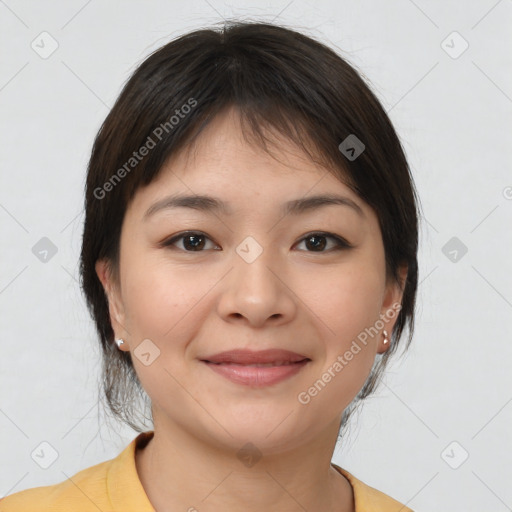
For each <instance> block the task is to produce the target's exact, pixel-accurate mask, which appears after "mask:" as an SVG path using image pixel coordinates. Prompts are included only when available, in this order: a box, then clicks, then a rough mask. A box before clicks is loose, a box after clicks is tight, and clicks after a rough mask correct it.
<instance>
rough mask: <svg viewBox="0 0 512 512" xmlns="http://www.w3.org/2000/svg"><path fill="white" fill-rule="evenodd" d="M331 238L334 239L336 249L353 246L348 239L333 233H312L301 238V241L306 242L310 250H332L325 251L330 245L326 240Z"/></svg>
mask: <svg viewBox="0 0 512 512" xmlns="http://www.w3.org/2000/svg"><path fill="white" fill-rule="evenodd" d="M329 239H330V240H333V241H334V247H332V250H334V251H336V250H340V249H349V248H350V247H352V246H351V245H350V244H349V243H348V242H347V241H346V240H344V239H343V238H340V237H339V236H336V235H333V234H332V233H310V234H308V235H306V236H305V237H304V238H303V239H302V240H301V243H305V244H306V248H307V249H308V252H330V251H324V249H325V247H326V246H327V245H328V243H327V242H326V240H329Z"/></svg>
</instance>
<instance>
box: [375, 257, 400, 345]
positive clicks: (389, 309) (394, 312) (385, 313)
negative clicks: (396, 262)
mask: <svg viewBox="0 0 512 512" xmlns="http://www.w3.org/2000/svg"><path fill="white" fill-rule="evenodd" d="M398 277H399V282H398V283H397V282H396V280H394V279H388V282H387V283H386V290H385V292H384V300H383V302H382V308H381V311H380V313H381V316H380V318H381V319H382V321H383V322H384V327H383V331H384V330H385V331H386V332H387V334H388V342H387V343H386V344H384V334H382V336H381V338H380V340H379V343H378V348H377V352H378V353H379V354H382V353H384V352H386V351H387V350H388V348H389V347H390V346H391V333H392V332H393V328H394V327H395V323H396V321H397V319H398V314H399V313H400V310H401V309H402V297H403V290H404V288H405V282H406V280H407V266H406V265H405V266H401V267H400V268H399V270H398Z"/></svg>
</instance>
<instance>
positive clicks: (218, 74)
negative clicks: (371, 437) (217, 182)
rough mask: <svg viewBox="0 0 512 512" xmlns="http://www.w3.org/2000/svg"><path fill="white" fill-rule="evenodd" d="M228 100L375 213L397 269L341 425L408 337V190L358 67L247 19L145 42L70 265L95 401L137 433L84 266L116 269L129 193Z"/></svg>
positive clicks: (251, 131) (120, 360)
mask: <svg viewBox="0 0 512 512" xmlns="http://www.w3.org/2000/svg"><path fill="white" fill-rule="evenodd" d="M228 107H236V109H237V112H238V113H239V115H240V119H241V122H242V128H243V134H244V137H245V138H246V140H247V137H248V136H249V137H250V138H251V141H255V142H256V143H257V144H259V146H260V147H261V148H262V149H263V150H265V151H267V152H270V150H269V148H268V147H267V142H269V141H270V139H268V138H267V136H266V134H268V133H269V132H274V133H278V134H281V135H282V136H285V137H286V138H288V139H289V140H291V141H292V142H294V143H295V144H296V145H297V146H298V147H299V148H300V149H302V150H303V151H304V152H305V153H306V154H307V155H308V156H309V157H310V158H311V159H312V160H313V161H314V162H316V163H318V164H319V165H324V166H325V167H326V168H327V169H328V170H329V172H331V173H332V174H333V175H335V176H336V177H337V178H338V179H340V180H341V181H343V182H344V183H346V184H347V185H348V186H350V187H351V188H352V189H353V190H354V191H355V193H357V194H358V195H359V197H361V199H363V200H364V201H366V203H367V204H368V205H370V206H371V207H372V208H373V209H374V211H375V212H376V214H377V217H378V219H379V223H380V228H381V232H382V238H383V243H384V250H385V256H386V269H387V275H388V277H390V278H392V279H395V280H397V282H399V283H400V280H399V273H398V272H399V268H400V266H402V265H406V266H407V267H408V273H407V279H406V280H405V283H400V284H401V286H403V300H402V308H401V310H400V312H399V314H398V318H397V322H396V324H395V327H394V329H393V332H392V333H391V346H390V348H389V349H388V350H387V352H385V354H384V355H377V357H376V360H375V363H374V368H373V369H372V372H371V374H370V376H369V377H368V379H367V381H366V383H365V385H364V386H363V388H362V389H361V391H360V392H359V394H358V395H357V397H356V398H355V399H354V401H353V403H352V404H351V405H350V406H349V407H348V408H347V409H346V410H345V413H344V415H343V418H342V426H343V425H345V424H346V421H347V419H348V417H349V415H350V413H351V411H352V410H353V409H354V406H355V405H356V403H357V402H359V400H361V399H363V398H365V397H366V396H367V395H369V394H370V393H371V392H372V391H373V390H374V389H375V387H376V385H377V383H378V382H379V379H380V377H381V374H382V371H383V369H384V368H385V366H386V364H387V362H388V360H389V358H390V357H391V355H392V354H393V353H395V352H396V350H397V348H398V345H399V341H400V339H401V338H402V334H403V332H404V328H405V327H406V326H408V330H409V336H408V338H407V340H406V343H405V345H406V346H405V348H408V346H409V344H410V342H411V339H412V332H413V327H414V308H415V297H416V289H417V280H418V268H417V249H418V206H417V205H418V203H417V196H416V192H415V189H414V184H413V181H412V177H411V175H410V171H409V167H408V163H407V160H406V157H405V154H404V151H403V148H402V146H401V143H400V141H399V139H398V137H397V134H396V133H395V130H394V128H393V126H392V124H391V122H390V120H389V118H388V116H387V114H386V112H385V111H384V109H383V107H382V106H381V104H380V103H379V101H378V99H377V98H376V96H375V95H374V94H373V93H372V92H371V90H370V89H369V87H368V86H367V85H366V83H365V81H364V80H363V79H362V77H361V75H360V74H359V73H358V72H357V71H356V70H355V69H354V68H353V67H352V66H351V65H349V64H348V63H347V62H346V61H345V60H344V59H343V58H342V57H341V56H340V55H338V54H337V53H336V52H334V51H333V50H331V49H330V48H328V47H327V46H325V45H324V44H322V43H320V42H318V41H316V40H315V39H313V38H311V37H308V36H305V35H303V34H301V33H299V32H297V31H295V30H292V29H289V28H285V27H283V26H277V25H273V24H268V23H258V22H239V21H228V22H226V23H224V24H223V26H221V27H220V28H219V27H214V28H209V29H204V30H196V31H194V32H190V33H188V34H185V35H183V36H181V37H179V38H177V39H175V40H173V41H171V42H169V43H168V44H166V45H165V46H163V47H162V48H160V49H158V50H157V51H155V52H154V53H153V54H151V55H150V56H149V57H148V58H146V59H145V60H144V61H143V62H142V64H141V65H140V66H139V67H138V68H137V69H136V70H135V72H134V73H133V75H132V76H131V78H130V79H129V80H128V82H127V83H126V85H125V86H124V88H123V90H122V92H121V94H120V96H119V98H118V99H117V101H116V103H115V105H114V107H113V108H112V110H111V112H110V113H109V115H108V116H107V118H106V119H105V121H104V123H103V125H102V126H101V129H100V130H99V132H98V134H97V136H96V139H95V142H94V146H93V149H92V155H91V158H90V162H89V166H88V174H87V182H86V190H85V226H84V233H83V241H82V252H81V261H80V272H81V284H82V288H83V291H84V293H85V297H86V300H87V304H88V307H89V310H90V312H91V314H92V316H93V318H94V321H95V323H96V328H97V331H98V334H99V339H100V343H101V347H102V355H103V389H104V392H105V397H106V399H107V404H108V406H109V408H110V410H111V411H112V412H113V413H114V415H115V416H117V417H118V418H120V419H122V420H124V421H125V422H126V423H127V424H129V425H130V426H131V427H132V428H134V429H135V430H136V431H139V432H140V431H142V430H144V428H141V427H140V426H139V424H138V423H137V422H136V421H135V413H136V412H137V410H136V407H135V405H134V403H133V400H134V398H135V393H136V392H140V394H141V396H143V395H145V393H144V390H143V389H142V387H141V385H140V383H139V381H138V378H137V376H136V374H135V371H134V368H133V364H132V360H131V354H130V352H123V351H119V350H118V349H117V347H116V345H115V343H114V333H113V330H112V326H111V323H110V317H109V309H108V301H107V297H106V295H105V292H104V290H103V287H102V285H101V283H100V281H99V279H98V277H97V275H96V272H95V263H96V261H97V260H99V259H104V258H105V259H107V261H108V262H109V264H110V266H111V269H112V272H113V275H114V276H115V277H116V278H118V277H119V276H118V274H117V272H118V261H119V245H120V244H119V242H120V233H121V226H122V223H123V219H124V214H125V211H126V208H127V206H128V204H129V202H130V201H131V199H132V198H133V197H134V195H135V193H136V192H137V190H138V189H140V188H141V187H144V186H145V185H147V184H149V183H151V181H152V180H154V179H155V178H156V177H157V176H158V174H159V172H160V170H161V168H162V166H163V164H164V163H165V161H166V160H167V159H168V158H169V157H170V156H171V155H174V154H176V153H177V152H178V151H179V150H182V149H184V148H190V147H192V145H193V142H194V141H195V140H196V139H197V137H198V135H199V134H200V133H201V132H202V130H203V129H204V127H205V126H206V125H207V124H208V123H209V122H210V121H211V120H212V119H214V118H215V117H216V116H217V114H219V113H220V112H223V111H225V109H227V108H228ZM349 136H352V137H353V136H355V137H357V139H358V140H360V141H361V142H362V143H363V144H364V151H363V152H362V153H361V154H360V155H359V156H357V158H349V157H350V156H351V154H350V153H346V152H342V151H341V150H340V148H339V146H340V144H341V143H342V142H343V141H344V140H346V138H347V137H349ZM143 148H145V149H143ZM352 153H354V152H353V151H352ZM402 345H403V343H402ZM145 400H147V395H146V396H145ZM146 404H147V401H146Z"/></svg>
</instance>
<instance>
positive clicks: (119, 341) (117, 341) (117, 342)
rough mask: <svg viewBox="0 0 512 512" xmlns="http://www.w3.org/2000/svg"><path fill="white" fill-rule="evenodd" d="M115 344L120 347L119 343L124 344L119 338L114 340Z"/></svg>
mask: <svg viewBox="0 0 512 512" xmlns="http://www.w3.org/2000/svg"><path fill="white" fill-rule="evenodd" d="M116 344H117V346H118V348H121V345H123V344H124V341H123V340H122V339H121V338H120V339H118V340H116Z"/></svg>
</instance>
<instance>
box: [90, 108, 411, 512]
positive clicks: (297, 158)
mask: <svg viewBox="0 0 512 512" xmlns="http://www.w3.org/2000/svg"><path fill="white" fill-rule="evenodd" d="M275 141H276V146H275V147H276V148H277V149H276V150H274V154H275V155H276V156H277V157H278V159H279V161H278V160H276V159H274V158H272V157H271V156H270V155H268V154H267V153H265V152H264V151H262V150H261V149H259V148H258V147H256V146H255V145H252V144H250V143H248V142H246V141H245V140H244V139H243V138H242V135H241V130H240V124H239V120H238V117H237V115H236V112H235V111H233V110H228V111H226V112H225V113H224V114H222V115H220V116H218V117H217V118H216V119H215V120H214V121H213V122H212V124H211V125H210V126H209V127H208V128H207V129H206V130H205V131H204V132H203V134H202V135H201V137H200V139H198V143H197V146H196V147H195V150H194V152H193V154H192V157H191V156H190V155H187V154H185V153H179V154H177V155H175V156H174V157H173V158H172V159H171V160H169V161H168V162H167V163H166V165H165V166H164V168H163V169H162V171H161V174H160V175H159V176H158V177H157V178H156V179H155V180H154V181H153V182H152V183H150V184H149V186H147V187H145V188H142V189H139V190H138V192H137V194H136V195H135V197H134V199H133V201H132V202H131V203H130V205H129V207H128V209H127V211H126V215H125V219H124V222H123V226H122V233H121V240H120V244H121V249H120V262H119V265H120V267H119V276H120V277H119V282H117V281H115V280H114V278H113V277H112V275H111V274H110V272H109V266H108V262H107V261H103V260H101V261H98V262H97V265H96V271H97V274H98V277H99V279H100V280H101V282H102V284H103V286H104V288H105V291H106V293H107V296H108V299H109V307H110V316H111V321H112V325H113V328H114V332H115V335H116V338H122V339H123V340H124V341H125V343H124V345H123V346H122V348H121V350H130V351H131V352H132V358H133V361H134V366H135V370H136V372H137V375H138V377H139V379H140V381H141V383H142V385H143V387H144V389H145V390H146V392H147V394H148V395H149V397H150V398H151V400H152V407H153V418H154V431H155V435H154V438H153V439H152V440H151V441H150V442H149V444H148V445H147V446H146V448H144V449H143V450H138V451H137V452H136V466H137V471H138V474H139V477H140V480H141V483H142V485H143V487H144V489H145V490H146V493H147V495H148V497H149V499H150V501H151V502H152V504H153V506H154V507H155V508H156V509H157V510H158V511H159V512H162V511H170V510H189V509H190V510H194V509H193V508H191V507H195V509H197V510H200V511H216V510H224V511H235V510H236V511H239V510H244V511H246V512H252V511H261V510H266V511H279V512H287V511H290V512H292V511H297V510H304V509H305V510H310V511H312V510H324V511H334V510H336V511H337V512H340V511H345V512H347V511H353V510H354V504H353V493H352V487H351V486H350V484H349V483H348V481H347V480H346V479H345V477H343V476H342V475H341V474H339V473H338V472H337V471H336V470H335V469H334V468H333V467H332V466H331V465H330V462H331V458H332V455H333V451H334V448H335V444H336V440H337V434H338V428H339V425H340V421H341V415H342V413H343V410H344V409H345V408H346V407H347V405H348V404H349V403H350V402H351V401H352V399H353V398H354V397H355V395H356V394H357V392H358V391H359V390H360V389H361V387H362V386H363V384H364V382H365V380H366V378H367V376H368V375H369V372H370V369H371V367H372V364H373V361H374V358H375V355H376V353H383V352H384V351H385V350H386V349H387V348H388V347H389V343H388V344H387V345H385V344H384V343H383V340H384V337H383V335H382V334H380V333H379V335H378V336H374V337H370V338H369V339H368V343H367V345H366V346H364V345H361V347H362V349H361V351H360V352H358V353H357V355H355V356H354V357H353V359H352V360H351V361H350V362H348V364H347V365H346V366H345V367H344V368H343V370H342V371H341V372H339V373H337V374H336V377H335V378H333V379H332V380H331V382H329V383H328V384H327V385H326V386H325V388H324V389H322V391H321V392H319V393H318V394H317V396H315V397H314V398H312V399H311V401H310V402H309V403H308V404H306V405H303V404H301V403H300V402H299V401H298V399H297V396H298V394H299V393H300V392H301V391H307V390H308V388H310V387H311V385H312V384H313V383H314V382H315V381H317V379H319V378H320V376H321V375H322V374H323V373H324V372H325V371H326V369H327V368H329V367H330V366H332V364H333V363H334V362H335V361H336V359H337V357H338V356H339V355H342V354H344V353H345V351H346V350H348V349H349V347H350V345H351V343H352V341H353V340H354V339H356V337H357V335H358V334H359V333H360V332H362V331H363V330H364V329H365V328H367V327H370V326H373V325H374V324H375V322H376V321H377V320H378V319H379V315H380V314H384V313H385V312H386V310H389V309H390V308H391V307H392V305H393V304H396V303H400V302H401V298H402V292H401V290H400V287H399V285H398V284H397V283H396V282H394V281H388V280H387V279H386V274H385V259H384V247H383V243H382V237H381V232H380V229H379V225H378V221H377V217H376V215H375V213H374V211H373V210H372V209H371V208H370V207H369V206H368V205H367V204H366V203H365V202H364V201H362V200H361V199H360V198H359V197H358V196H357V195H356V194H355V193H354V192H352V191H351V190H350V189H349V188H348V187H347V186H346V185H344V184H343V183H341V182H340V181H339V180H338V179H337V178H335V177H334V176H332V175H331V174H329V173H328V172H327V171H326V169H324V168H322V167H320V166H319V165H317V164H314V163H312V162H311V161H310V160H308V159H307V157H306V156H305V155H304V154H303V153H301V151H300V150H299V149H298V148H297V147H295V146H294V145H293V144H292V143H291V142H289V141H286V140H284V139H279V138H276V139H275ZM174 193H184V194H208V195H211V196H215V197H218V198H219V199H222V200H223V201H224V202H227V203H229V206H230V207H231V208H232V210H233V212H232V215H225V214H223V213H221V212H204V211H199V210H194V209H190V208H183V207H182V208H174V209H167V210H160V211H158V212H156V213H154V215H152V216H150V217H149V218H148V219H146V220H145V219H144V214H145V212H146V211H147V210H148V208H149V207H150V206H151V205H153V204H154V203H155V202H157V201H159V200H161V199H162V198H164V197H166V196H168V195H169V194H174ZM324 193H331V194H332V193H336V194H338V195H342V196H344V197H347V198H349V199H351V200H352V201H353V202H354V203H356V204H357V205H358V206H359V207H360V208H361V210H362V214H361V215H360V214H358V213H357V212H356V210H355V209H353V208H351V207H348V206H342V205H329V206H323V207H320V208H318V209H315V210H311V211H307V212H305V213H303V214H300V215H292V214H288V215H285V216H283V215H282V214H280V212H279V208H280V206H281V204H282V203H284V202H286V201H289V200H292V199H299V198H303V197H305V196H308V197H309V196H311V195H317V194H324ZM184 231H200V232H201V233H200V235H201V234H202V233H204V234H205V235H206V237H207V238H204V239H203V238H201V236H199V238H198V239H194V241H195V242H200V243H201V244H204V245H202V246H201V247H202V249H199V250H196V251H194V249H193V244H190V243H189V244H188V245H187V240H186V239H179V240H177V241H176V242H174V245H173V246H168V247H165V246H162V245H161V242H162V241H165V240H168V239H170V238H172V237H173V236H175V235H177V234H179V233H181V232H184ZM319 231H324V232H329V233H333V234H335V235H338V236H340V237H342V238H344V239H346V240H347V241H348V242H349V243H350V244H351V245H352V246H353V247H352V248H348V249H346V248H342V249H341V250H335V248H336V242H335V240H333V239H331V238H323V239H322V238H320V240H319V242H320V245H321V243H325V244H327V245H326V246H325V247H323V248H322V247H321V248H319V249H316V246H315V244H311V243H309V244H308V242H307V240H304V239H305V235H309V234H310V233H311V232H319ZM247 236H251V237H253V238H254V239H255V240H256V241H257V242H258V244H259V245H260V246H261V247H262V248H263V252H262V254H261V255H260V256H259V257H257V258H256V259H255V261H253V262H252V263H247V261H245V260H244V259H242V258H241V257H240V256H239V254H238V253H237V252H236V248H237V247H238V246H239V245H240V243H241V242H242V241H243V240H244V239H245V238H246V237H247ZM320 236H321V235H320ZM402 274H403V276H405V275H406V269H403V270H402ZM395 321H396V317H395V318H394V319H392V320H389V321H386V325H385V327H384V329H386V330H387V332H388V333H390V332H391V331H392V328H393V325H394V322H395ZM145 339H149V340H151V343H152V344H154V345H148V346H149V347H158V349H159V350H160V354H159V356H158V357H157V358H156V359H154V361H153V362H152V363H151V364H149V365H147V366H146V365H145V364H143V363H142V362H141V360H140V359H139V358H138V357H136V356H134V353H133V351H134V350H135V349H136V348H137V346H138V345H139V344H140V343H141V342H142V340H145ZM235 348H248V349H251V350H263V349H267V348H282V349H287V350H292V351H294V352H298V353H300V354H302V355H305V356H306V357H309V358H310V359H311V362H309V363H308V365H307V366H306V367H304V368H303V369H302V370H301V372H299V373H298V374H296V375H295V376H293V377H291V378H289V379H287V380H284V381H281V382H280V383H277V384H274V385H272V386H267V387H263V388H259V389H258V388H253V387H248V386H244V385H240V384H235V383H233V382H231V381H229V380H227V379H225V378H224V377H222V376H220V375H218V374H216V373H215V372H213V371H212V370H211V369H210V368H209V367H208V366H207V365H205V364H204V363H202V362H201V361H200V359H201V358H204V357H206V356H208V355H212V354H215V353H219V352H223V351H225V350H231V349H235ZM155 350H156V349H154V348H151V349H150V352H151V353H152V354H154V353H156V352H155ZM248 442H251V443H252V444H253V445H254V446H255V447H256V448H257V450H258V451H259V453H260V454H261V459H260V460H259V461H258V462H257V463H256V464H254V465H252V466H250V467H249V466H246V465H244V464H242V463H241V461H240V460H239V458H238V457H237V453H238V452H239V450H240V448H241V447H242V446H244V445H245V444H246V443H248Z"/></svg>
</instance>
